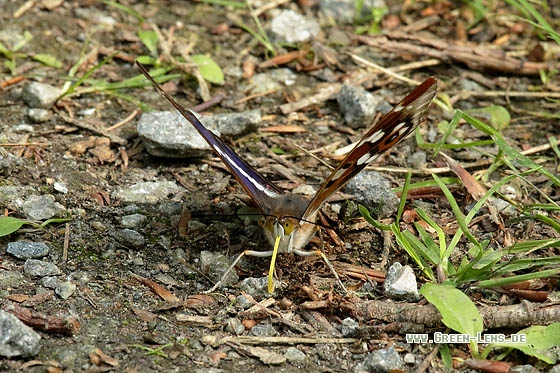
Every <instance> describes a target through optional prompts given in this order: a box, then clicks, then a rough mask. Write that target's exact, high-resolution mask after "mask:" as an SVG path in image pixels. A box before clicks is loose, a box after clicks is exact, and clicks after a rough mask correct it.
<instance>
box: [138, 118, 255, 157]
mask: <svg viewBox="0 0 560 373" xmlns="http://www.w3.org/2000/svg"><path fill="white" fill-rule="evenodd" d="M197 117H199V119H200V121H201V122H202V123H203V124H204V126H205V127H206V128H208V129H209V130H211V131H212V132H214V133H215V134H216V135H218V136H220V135H225V136H239V135H242V134H244V133H247V132H249V131H252V130H254V129H256V128H257V127H258V125H259V124H260V123H261V114H260V110H251V111H246V112H242V113H223V114H216V115H212V116H204V117H202V116H199V115H198V114H197ZM137 129H138V135H139V136H140V138H141V139H142V141H143V142H144V144H145V145H146V150H147V151H148V153H150V154H151V155H154V156H158V157H166V158H188V157H201V156H203V155H205V154H207V153H208V152H209V151H210V147H209V146H208V144H207V143H206V141H205V140H204V139H203V138H202V137H201V136H200V135H199V133H198V132H197V131H196V129H195V128H194V127H193V126H192V125H191V124H190V123H188V122H187V121H186V120H185V119H184V118H183V116H182V115H180V114H179V113H177V112H169V111H164V112H151V113H144V114H143V115H142V117H141V118H140V120H139V121H138V126H137Z"/></svg>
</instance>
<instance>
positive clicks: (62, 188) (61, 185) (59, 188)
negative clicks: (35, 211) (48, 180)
mask: <svg viewBox="0 0 560 373" xmlns="http://www.w3.org/2000/svg"><path fill="white" fill-rule="evenodd" d="M53 188H54V190H56V191H57V192H59V193H62V194H66V193H68V187H67V186H66V184H64V183H62V182H60V181H55V182H54V184H53Z"/></svg>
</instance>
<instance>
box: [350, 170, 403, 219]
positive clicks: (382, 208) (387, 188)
mask: <svg viewBox="0 0 560 373" xmlns="http://www.w3.org/2000/svg"><path fill="white" fill-rule="evenodd" d="M344 191H345V192H346V193H349V194H352V195H353V196H355V197H356V201H357V202H358V203H360V204H362V205H364V206H365V207H366V208H367V209H368V210H369V212H370V214H371V215H372V216H374V217H382V218H384V217H387V216H390V215H392V214H394V213H395V212H396V211H397V209H398V207H399V199H398V198H397V196H396V194H395V193H394V192H393V191H392V190H391V184H390V182H389V181H388V180H386V179H385V178H384V177H383V176H381V174H379V173H378V172H375V171H362V172H360V173H359V174H358V175H356V176H354V177H353V178H352V179H351V180H350V181H349V182H348V184H346V186H345V187H344Z"/></svg>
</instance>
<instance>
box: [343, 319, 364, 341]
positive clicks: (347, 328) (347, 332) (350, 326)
mask: <svg viewBox="0 0 560 373" xmlns="http://www.w3.org/2000/svg"><path fill="white" fill-rule="evenodd" d="M359 328H360V324H359V323H358V322H357V321H356V320H354V319H353V318H351V317H347V318H345V319H344V320H342V325H341V326H340V332H341V333H342V335H343V336H344V337H351V336H353V335H355V334H356V331H358V330H359Z"/></svg>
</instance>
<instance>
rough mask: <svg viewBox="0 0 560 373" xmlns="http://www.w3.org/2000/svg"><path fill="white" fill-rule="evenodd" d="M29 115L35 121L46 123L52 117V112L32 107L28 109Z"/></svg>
mask: <svg viewBox="0 0 560 373" xmlns="http://www.w3.org/2000/svg"><path fill="white" fill-rule="evenodd" d="M27 116H28V117H29V119H31V121H32V122H33V123H44V122H46V121H48V120H49V119H50V117H51V114H50V112H49V111H48V110H45V109H39V108H30V109H28V110H27Z"/></svg>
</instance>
